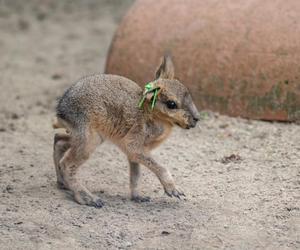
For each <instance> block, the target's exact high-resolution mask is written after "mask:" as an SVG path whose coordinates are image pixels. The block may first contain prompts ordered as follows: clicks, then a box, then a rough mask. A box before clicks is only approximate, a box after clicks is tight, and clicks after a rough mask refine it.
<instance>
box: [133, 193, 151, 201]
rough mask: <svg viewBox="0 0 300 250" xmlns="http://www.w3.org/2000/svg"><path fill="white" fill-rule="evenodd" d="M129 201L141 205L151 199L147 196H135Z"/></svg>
mask: <svg viewBox="0 0 300 250" xmlns="http://www.w3.org/2000/svg"><path fill="white" fill-rule="evenodd" d="M131 200H132V201H134V202H137V203H141V202H149V201H150V200H151V199H150V197H148V196H145V197H143V196H139V195H137V196H133V197H131Z"/></svg>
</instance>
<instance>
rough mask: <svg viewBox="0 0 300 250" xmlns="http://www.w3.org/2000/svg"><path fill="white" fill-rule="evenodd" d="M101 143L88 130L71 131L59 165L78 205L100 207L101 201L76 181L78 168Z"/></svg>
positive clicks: (98, 137) (96, 135)
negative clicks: (68, 143) (67, 145)
mask: <svg viewBox="0 0 300 250" xmlns="http://www.w3.org/2000/svg"><path fill="white" fill-rule="evenodd" d="M101 142H102V139H101V137H100V136H99V135H98V134H97V133H96V132H92V131H90V130H88V129H86V130H85V131H83V130H81V131H80V132H74V131H72V135H71V141H70V144H71V145H70V148H69V149H68V150H67V151H66V152H65V154H64V156H63V158H62V159H61V160H60V162H59V165H60V168H61V170H62V176H63V180H64V183H65V184H66V186H67V187H68V188H69V189H70V190H71V191H72V192H73V194H74V199H75V200H76V201H77V202H78V203H79V204H85V205H89V206H94V207H102V206H103V202H102V201H101V199H100V198H99V197H97V196H95V195H93V194H92V193H91V192H90V191H89V190H88V189H87V188H86V187H85V186H84V185H82V184H81V183H80V181H79V180H78V179H77V171H78V169H79V167H80V166H81V165H82V164H83V163H84V162H85V161H86V160H87V159H88V158H89V156H90V154H91V153H92V152H93V151H94V150H95V148H96V146H97V145H98V144H100V143H101Z"/></svg>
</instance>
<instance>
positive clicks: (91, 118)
mask: <svg viewBox="0 0 300 250" xmlns="http://www.w3.org/2000/svg"><path fill="white" fill-rule="evenodd" d="M156 76H157V79H156V80H155V82H156V84H157V85H158V86H159V87H160V91H159V95H158V99H157V103H156V105H155V108H154V110H150V108H149V107H150V102H151V95H150V96H147V99H146V101H145V104H144V106H143V108H142V109H139V108H138V103H139V100H140V99H141V97H142V94H143V90H142V89H141V88H140V87H139V86H138V85H137V84H136V83H134V82H133V81H131V80H129V79H127V78H124V77H121V76H116V75H92V76H88V77H85V78H82V79H81V80H79V81H78V82H77V83H75V84H74V85H73V86H71V87H70V88H69V89H68V90H67V91H66V92H65V93H64V95H63V96H62V98H61V99H60V101H59V103H58V106H57V117H56V120H55V121H54V123H53V127H54V128H65V129H66V131H67V132H66V134H56V135H55V138H54V153H53V158H54V164H55V168H56V173H57V182H58V185H59V187H63V188H67V189H69V190H71V191H73V193H74V198H75V200H76V201H77V202H78V203H80V204H86V205H91V206H95V207H101V206H102V205H103V203H102V201H101V200H100V199H99V198H98V197H97V196H95V195H93V194H92V193H91V192H90V191H89V190H87V188H86V187H84V186H83V185H82V184H81V183H80V182H79V181H78V180H77V178H76V173H77V170H78V168H79V167H80V165H82V164H83V163H84V162H85V161H86V160H87V159H88V158H89V156H90V155H91V153H92V152H93V151H94V150H95V148H96V146H98V145H99V144H101V142H103V140H104V139H109V140H111V141H112V142H114V143H115V144H116V145H117V146H118V147H119V148H120V149H121V150H122V151H123V152H124V153H125V154H127V157H128V160H129V165H130V189H131V198H132V200H135V201H147V200H148V199H147V198H146V199H145V198H142V197H140V196H139V194H138V191H137V184H138V179H139V176H140V166H139V164H142V165H144V166H146V167H148V168H149V169H150V170H151V171H153V172H154V173H155V174H156V176H157V177H158V179H159V180H160V182H161V183H162V185H163V187H164V190H165V192H166V194H168V195H169V196H175V197H178V198H180V196H181V195H183V193H182V192H180V191H179V190H178V189H177V188H176V186H175V183H174V181H173V178H172V176H171V174H170V173H169V171H168V170H167V169H166V168H164V167H162V166H160V165H159V164H158V163H157V162H156V161H155V160H154V159H153V158H152V157H151V156H150V151H151V150H152V149H153V148H155V147H157V146H158V145H159V144H160V143H162V142H163V141H164V140H165V139H166V138H167V137H168V136H169V134H170V132H171V129H172V127H173V126H174V125H175V124H177V125H179V126H181V127H182V128H190V127H194V126H195V125H196V122H197V121H198V119H199V114H198V111H197V108H196V107H195V105H194V103H193V101H192V99H191V96H190V94H189V92H188V90H187V89H186V87H185V86H184V85H183V84H181V83H180V82H179V81H178V80H175V79H173V77H174V66H173V63H172V61H171V59H170V58H169V57H164V59H163V61H162V63H161V65H160V67H159V68H158V71H157V72H156ZM170 100H171V101H175V102H176V104H177V108H176V109H170V108H168V106H167V104H166V102H167V101H170Z"/></svg>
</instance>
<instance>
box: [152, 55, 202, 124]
mask: <svg viewBox="0 0 300 250" xmlns="http://www.w3.org/2000/svg"><path fill="white" fill-rule="evenodd" d="M151 84H153V86H155V87H156V90H157V96H155V91H152V92H149V93H148V94H147V95H146V100H147V103H148V106H151V103H152V102H153V99H155V100H154V101H155V105H154V108H153V110H152V111H151V112H153V114H155V116H157V117H159V118H160V119H161V120H165V121H167V122H169V123H171V124H176V125H178V126H180V127H182V128H186V129H189V128H193V127H195V126H196V123H197V121H198V120H199V118H200V116H199V112H198V110H197V108H196V106H195V104H194V102H193V100H192V97H191V95H190V93H189V91H188V89H187V88H186V87H185V86H184V85H183V84H182V83H181V82H180V81H178V80H176V79H174V65H173V63H172V60H171V58H170V56H164V58H163V60H162V62H161V64H160V66H159V67H158V69H157V71H156V80H155V81H153V82H152V83H151Z"/></svg>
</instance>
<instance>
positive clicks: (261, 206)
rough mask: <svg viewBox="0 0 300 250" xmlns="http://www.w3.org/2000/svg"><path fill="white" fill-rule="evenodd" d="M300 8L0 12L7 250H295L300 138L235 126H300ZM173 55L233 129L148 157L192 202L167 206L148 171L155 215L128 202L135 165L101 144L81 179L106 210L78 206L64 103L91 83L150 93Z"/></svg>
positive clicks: (128, 3)
mask: <svg viewBox="0 0 300 250" xmlns="http://www.w3.org/2000/svg"><path fill="white" fill-rule="evenodd" d="M135 3H138V4H135ZM133 4H135V5H134V6H133V8H131V10H130V12H129V13H128V15H127V17H126V18H125V19H122V17H123V16H124V14H125V13H127V10H129V9H130V7H132V5H133ZM191 6H192V8H191ZM299 7H300V4H299V1H298V0H288V1H280V0H274V1H273V0H266V1H260V0H259V1H258V0H251V1H250V0H249V1H244V0H240V1H236V0H226V1H225V0H224V1H221V0H219V1H216V0H197V1H195V0H174V1H170V0H163V1H153V0H140V1H132V0H84V1H83V0H0V249H1V250H4V249H9V250H11V249H14V250H15V249H22V250H24V249H30V250H31V249H43V250H44V249H64V250H65V249H300V204H299V200H300V197H299V187H300V181H299V180H300V171H299V165H300V160H299V152H300V146H299V141H300V127H299V126H298V125H297V124H295V123H287V122H285V123H277V122H262V121H258V120H250V119H242V118H240V117H239V116H240V115H241V116H242V117H246V118H247V117H251V118H256V119H263V118H268V119H267V120H271V121H274V120H283V121H287V120H289V119H290V120H295V119H294V118H297V114H299V100H300V99H299V98H298V97H299V95H300V94H299V92H300V88H299V86H300V85H299V81H298V80H297V79H300V77H299V78H297V77H298V75H299V72H300V71H299V63H298V62H299V60H298V59H299V45H300V42H299V32H298V31H299V27H300V25H299V20H300V18H299V14H300V9H299ZM121 20H123V21H122V24H121V26H119V24H120V22H121ZM170 20H171V21H170ZM239 20H242V21H241V22H240V21H239ZM175 24H176V25H175ZM118 27H119V28H118ZM178 27H181V28H180V29H178ZM269 31H271V32H270V34H269V33H264V32H269ZM115 32H116V33H115ZM114 34H116V36H115V38H114V39H113V36H114ZM216 36H217V38H218V39H215V37H216ZM227 38H228V39H227ZM112 39H113V43H112V44H113V45H111V41H112ZM224 44H225V45H226V46H225V45H224ZM110 46H112V47H111V49H109V48H110ZM252 46H253V47H252ZM249 48H250V49H249ZM277 48H279V49H278V50H277ZM167 49H171V52H172V54H173V57H174V62H175V66H176V70H177V71H176V72H177V73H176V75H177V76H178V77H179V78H180V79H181V80H182V81H183V82H184V83H186V84H187V85H188V87H189V88H190V89H191V90H192V94H193V95H194V98H196V102H197V104H198V105H199V107H200V108H201V110H202V109H203V108H208V109H212V110H214V111H218V112H221V113H222V114H230V115H234V116H238V117H235V118H233V117H229V116H225V115H220V114H219V113H218V112H211V111H207V112H203V119H202V120H201V122H199V123H198V126H197V127H196V128H194V129H191V130H182V129H178V128H175V129H174V132H173V133H172V135H171V137H170V138H169V139H168V141H167V142H166V143H164V144H163V145H162V146H161V147H160V148H159V149H158V150H156V151H155V152H153V154H154V157H155V159H156V160H157V161H158V162H159V163H160V164H162V165H164V166H166V167H168V168H169V169H170V172H171V173H172V174H173V175H174V178H175V180H176V183H177V185H178V186H179V187H180V188H181V189H182V190H183V191H184V192H185V194H186V198H184V199H183V200H181V201H180V200H175V199H170V198H168V197H166V196H165V195H164V192H163V190H162V188H161V185H160V183H159V181H158V180H157V178H156V177H155V176H153V174H152V173H151V172H149V171H148V170H147V169H146V168H143V170H142V173H143V175H142V181H141V184H140V189H141V193H142V194H143V195H146V196H150V197H151V202H149V203H143V204H136V203H133V202H131V201H130V200H129V195H128V194H129V188H128V186H129V185H128V182H129V180H128V164H127V159H126V157H125V156H124V155H123V154H122V153H121V152H120V151H119V150H118V149H117V148H116V147H114V146H113V145H112V144H111V143H110V142H105V143H104V144H103V145H101V147H99V148H98V149H97V151H96V152H95V153H94V154H93V156H92V157H91V159H90V160H89V161H88V162H87V163H86V164H85V166H84V167H83V168H82V170H81V172H80V178H81V179H82V181H83V182H84V183H85V185H86V186H87V187H88V188H89V189H90V190H91V191H92V192H94V193H95V194H97V195H98V196H100V197H101V198H102V199H103V201H104V203H105V205H104V207H103V208H102V209H98V210H97V209H95V208H92V207H87V206H80V205H78V204H77V203H75V202H74V200H73V199H72V197H71V196H70V195H68V194H67V193H66V192H62V191H61V190H58V189H57V187H56V177H55V170H54V165H53V160H52V152H53V149H52V147H53V135H54V131H53V129H52V126H51V125H52V123H51V120H52V118H53V116H54V115H55V112H54V110H55V105H56V100H57V98H58V97H60V96H61V95H62V94H63V91H64V90H65V89H66V88H67V87H69V86H70V84H72V83H73V82H75V81H76V80H77V79H79V78H81V77H82V76H84V75H88V74H92V73H95V72H98V73H102V72H104V71H106V72H113V73H118V74H122V75H125V76H128V77H129V78H131V79H134V80H137V81H138V84H140V85H141V86H143V85H144V83H145V82H146V81H148V80H149V79H150V80H151V79H152V73H153V72H154V70H155V68H156V67H157V63H158V61H159V58H160V56H161V54H163V52H164V51H165V50H167ZM252 49H257V50H252ZM268 49H269V50H270V51H267V50H268ZM271 50H274V51H271ZM107 55H110V57H109V58H110V59H109V60H108V63H107V64H106V58H107ZM230 79H231V80H234V81H232V82H231V81H230ZM253 79H254V80H253ZM256 79H258V80H259V81H256ZM230 83H231V84H230ZM257 83H259V84H257ZM251 86H255V88H252V87H251ZM240 91H241V92H240ZM239 93H243V95H239ZM241 96H243V98H240V97H241ZM231 101H232V102H231ZM240 101H242V102H240ZM249 101H250V102H249ZM249 103H250V104H251V105H250V106H249V109H247V107H248V106H247V105H248V104H249ZM245 104H246V105H245ZM250 108H251V109H250ZM266 110H267V112H265V111H266ZM282 110H283V111H282ZM244 111H246V112H248V113H245V112H244ZM243 112H244V113H243ZM245 114H246V115H245ZM266 114H267V116H264V115H266ZM289 114H292V115H289Z"/></svg>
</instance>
